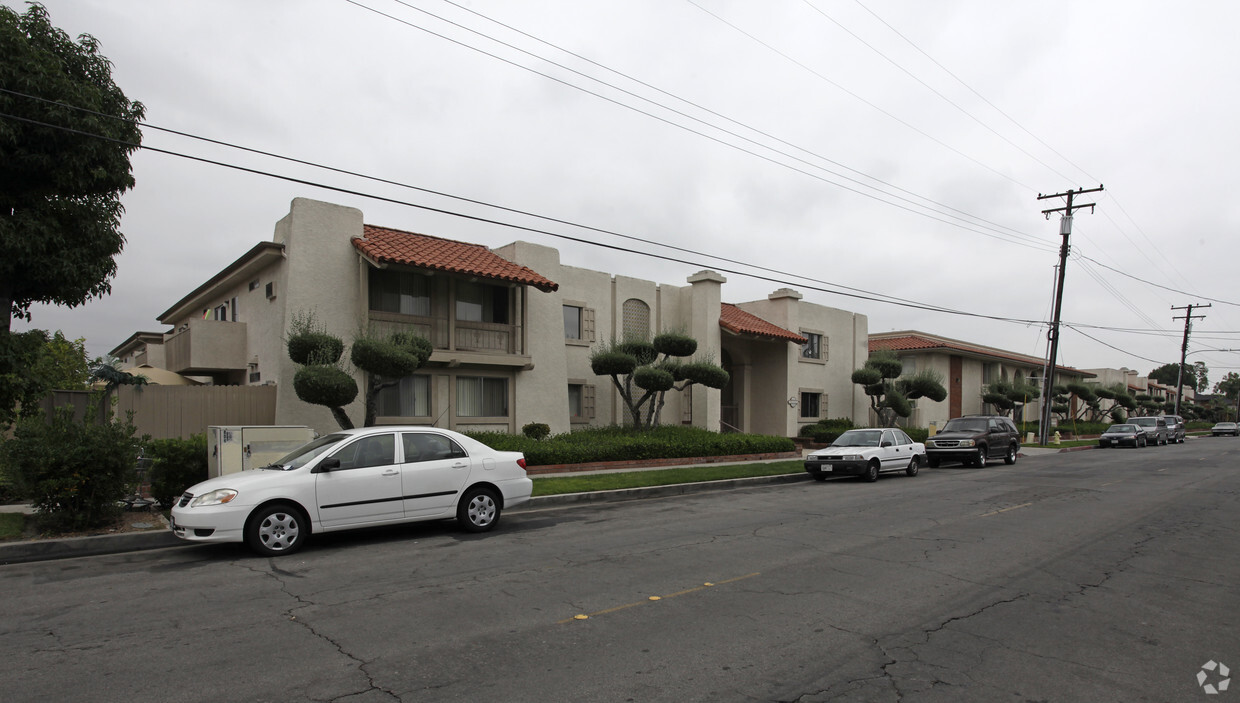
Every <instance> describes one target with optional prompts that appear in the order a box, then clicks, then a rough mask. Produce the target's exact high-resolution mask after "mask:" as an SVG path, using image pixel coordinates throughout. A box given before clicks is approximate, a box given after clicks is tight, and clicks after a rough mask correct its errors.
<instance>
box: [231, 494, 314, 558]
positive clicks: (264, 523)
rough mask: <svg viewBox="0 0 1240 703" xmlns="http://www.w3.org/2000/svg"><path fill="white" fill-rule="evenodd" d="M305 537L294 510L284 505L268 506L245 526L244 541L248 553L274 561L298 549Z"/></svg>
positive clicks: (299, 516) (301, 521) (304, 526)
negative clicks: (256, 553)
mask: <svg viewBox="0 0 1240 703" xmlns="http://www.w3.org/2000/svg"><path fill="white" fill-rule="evenodd" d="M307 533H308V530H307V529H306V525H305V523H304V521H303V519H302V516H301V513H300V512H298V511H297V509H295V508H293V507H291V506H288V505H271V506H268V507H266V508H263V509H262V510H260V511H258V512H257V513H255V514H254V515H252V516H251V517H250V520H249V522H247V523H246V526H245V541H246V542H247V543H248V544H249V545H250V549H253V550H254V551H256V552H258V553H259V554H261V555H263V556H265V557H275V556H281V555H284V554H292V553H293V552H295V551H297V550H298V549H301V545H302V544H303V543H304V542H305V541H306V534H307Z"/></svg>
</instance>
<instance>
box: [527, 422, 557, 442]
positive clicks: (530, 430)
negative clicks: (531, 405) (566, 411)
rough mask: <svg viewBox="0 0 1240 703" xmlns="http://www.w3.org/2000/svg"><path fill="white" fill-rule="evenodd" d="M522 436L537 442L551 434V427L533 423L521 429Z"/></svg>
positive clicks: (541, 423)
mask: <svg viewBox="0 0 1240 703" xmlns="http://www.w3.org/2000/svg"><path fill="white" fill-rule="evenodd" d="M521 434H523V435H525V436H526V437H529V438H530V439H532V440H534V441H536V442H537V441H538V440H540V439H545V438H546V436H547V435H549V434H551V425H548V424H546V423H544V422H531V423H529V424H528V425H525V426H524V427H522V428H521Z"/></svg>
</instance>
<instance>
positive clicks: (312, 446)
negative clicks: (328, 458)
mask: <svg viewBox="0 0 1240 703" xmlns="http://www.w3.org/2000/svg"><path fill="white" fill-rule="evenodd" d="M346 437H348V435H343V434H329V435H324V436H322V437H319V438H318V439H316V440H314V441H313V442H311V443H309V444H304V445H302V446H300V447H298V448H297V449H294V450H293V451H292V452H291V453H290V454H288V455H286V456H284V457H283V458H281V459H280V460H279V461H277V462H275V463H273V464H272V465H271V468H273V469H283V470H285V471H292V470H293V469H299V468H301V467H303V466H305V465H306V464H308V463H310V462H311V461H314V459H315V457H317V456H319V455H320V454H322V453H323V452H325V451H327V450H328V449H329V448H330V447H332V446H334V445H335V444H336V443H337V442H340V441H342V440H344V439H345V438H346Z"/></svg>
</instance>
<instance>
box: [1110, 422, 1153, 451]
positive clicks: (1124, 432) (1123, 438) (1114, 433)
mask: <svg viewBox="0 0 1240 703" xmlns="http://www.w3.org/2000/svg"><path fill="white" fill-rule="evenodd" d="M1145 444H1146V441H1145V430H1143V429H1141V428H1140V427H1138V426H1137V425H1111V426H1110V427H1108V428H1107V431H1106V432H1103V433H1102V434H1101V435H1098V446H1099V447H1122V446H1124V445H1128V446H1131V447H1144V446H1145Z"/></svg>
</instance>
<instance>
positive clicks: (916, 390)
mask: <svg viewBox="0 0 1240 703" xmlns="http://www.w3.org/2000/svg"><path fill="white" fill-rule="evenodd" d="M903 370H904V364H903V363H901V361H900V359H899V358H897V357H896V355H895V354H892V353H891V352H887V351H878V352H873V353H871V354H870V358H869V359H866V362H865V365H864V366H862V367H861V368H859V369H857V370H856V371H853V373H852V382H853V383H855V384H857V385H859V386H861V387H862V388H863V389H864V390H865V394H866V395H867V396H868V397H869V398H870V407H871V408H873V410H874V413H875V414H876V415H878V419H879V422H880V423H882V425H883V426H884V427H892V426H894V425H895V423H896V418H897V417H908V416H909V415H912V414H913V406H912V404H911V403H910V402H909V401H910V400H916V399H918V398H923V397H924V398H929V399H930V400H933V401H935V402H936V403H937V402H940V401H942V400H943V399H944V398H946V397H947V389H946V388H944V387H943V377H942V376H941V375H940V374H938V373H937V372H935V371H934V370H932V369H925V370H923V371H920V372H918V373H916V374H913V375H912V376H909V377H907V378H903V379H899V380H897V379H898V378H899V376H900V373H901V372H902V371H903Z"/></svg>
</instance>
